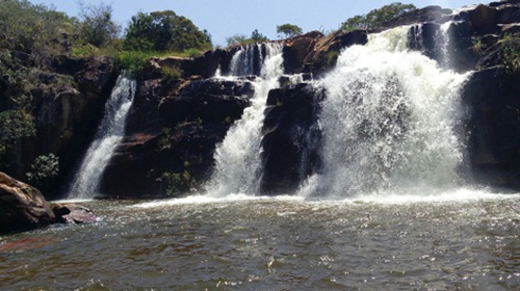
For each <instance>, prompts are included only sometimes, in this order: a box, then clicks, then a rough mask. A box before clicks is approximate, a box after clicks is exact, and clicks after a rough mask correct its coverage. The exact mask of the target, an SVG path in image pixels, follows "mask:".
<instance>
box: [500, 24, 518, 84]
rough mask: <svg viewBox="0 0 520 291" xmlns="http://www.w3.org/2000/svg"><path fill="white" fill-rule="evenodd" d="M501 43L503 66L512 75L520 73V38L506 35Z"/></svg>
mask: <svg viewBox="0 0 520 291" xmlns="http://www.w3.org/2000/svg"><path fill="white" fill-rule="evenodd" d="M499 43H501V44H502V50H501V51H500V59H501V60H502V65H503V66H504V67H505V69H506V70H507V71H508V72H509V73H511V74H513V73H518V72H520V37H518V36H514V35H510V34H505V35H504V36H503V37H502V38H501V39H500V40H499Z"/></svg>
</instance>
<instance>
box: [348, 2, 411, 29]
mask: <svg viewBox="0 0 520 291" xmlns="http://www.w3.org/2000/svg"><path fill="white" fill-rule="evenodd" d="M415 9H417V7H415V5H413V4H402V3H401V2H395V3H392V4H389V5H385V6H383V7H381V8H379V9H374V10H371V11H370V12H368V14H366V15H356V16H354V17H351V18H349V19H347V20H346V21H345V22H343V23H342V24H341V29H342V30H345V31H352V30H355V29H369V28H375V27H377V26H380V25H382V24H383V23H385V22H387V21H390V20H392V19H394V18H396V17H399V16H401V15H403V14H404V13H407V12H410V11H413V10H415Z"/></svg>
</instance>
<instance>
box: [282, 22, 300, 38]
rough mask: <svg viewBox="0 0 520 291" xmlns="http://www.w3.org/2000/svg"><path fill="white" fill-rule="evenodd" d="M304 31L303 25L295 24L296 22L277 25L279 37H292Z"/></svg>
mask: <svg viewBox="0 0 520 291" xmlns="http://www.w3.org/2000/svg"><path fill="white" fill-rule="evenodd" d="M302 32H303V31H302V28H301V27H299V26H297V25H294V24H290V23H286V24H282V25H278V26H276V33H277V34H278V37H280V38H282V37H286V38H287V37H292V36H295V35H298V34H301V33H302Z"/></svg>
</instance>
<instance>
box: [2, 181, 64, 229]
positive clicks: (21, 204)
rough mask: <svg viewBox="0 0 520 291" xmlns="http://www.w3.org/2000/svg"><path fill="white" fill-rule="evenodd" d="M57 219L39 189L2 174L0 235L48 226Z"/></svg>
mask: <svg viewBox="0 0 520 291" xmlns="http://www.w3.org/2000/svg"><path fill="white" fill-rule="evenodd" d="M55 219H56V216H55V215H54V213H53V212H52V209H51V207H50V205H49V203H48V202H47V201H46V200H45V198H44V197H43V195H42V193H41V192H40V191H39V190H38V189H36V188H34V187H32V186H30V185H28V184H25V183H23V182H20V181H18V180H16V179H14V178H12V177H10V176H8V175H7V174H5V173H3V172H0V233H7V232H15V231H21V230H22V231H23V230H31V229H35V228H39V227H43V226H47V225H50V224H51V223H53V222H54V220H55Z"/></svg>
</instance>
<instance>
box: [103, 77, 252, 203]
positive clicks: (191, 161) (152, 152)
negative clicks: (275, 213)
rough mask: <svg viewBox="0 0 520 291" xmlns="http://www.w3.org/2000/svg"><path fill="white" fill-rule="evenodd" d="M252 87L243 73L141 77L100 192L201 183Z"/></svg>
mask: <svg viewBox="0 0 520 291" xmlns="http://www.w3.org/2000/svg"><path fill="white" fill-rule="evenodd" d="M253 93H254V91H253V86H252V84H251V83H250V81H248V80H247V79H243V80H237V81H226V80H219V79H198V78H192V79H191V80H185V81H182V80H169V81H168V80H164V79H155V80H143V81H142V82H140V83H139V89H138V95H137V96H135V98H134V105H133V109H132V110H131V112H130V114H129V117H128V124H127V132H126V137H125V138H124V139H123V141H122V144H121V145H120V146H119V147H118V149H117V151H116V153H115V155H114V156H113V158H112V161H111V163H110V165H109V166H108V167H107V169H106V170H105V173H104V176H103V179H102V185H101V190H102V192H103V193H105V194H107V195H109V196H119V197H152V196H164V195H165V194H167V195H169V196H178V195H180V194H182V193H184V192H186V191H189V190H190V189H191V188H196V187H197V186H201V181H204V180H205V179H207V178H208V177H209V175H210V174H211V169H212V166H213V153H214V151H215V148H216V145H217V144H218V143H219V142H220V141H222V140H223V139H224V137H225V135H226V132H227V130H228V129H229V127H230V126H231V125H232V124H233V122H234V121H235V120H237V119H238V118H240V116H241V115H242V112H243V110H244V108H246V107H247V106H249V99H250V98H251V97H252V94H253ZM114 181H125V182H124V183H120V182H114Z"/></svg>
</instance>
